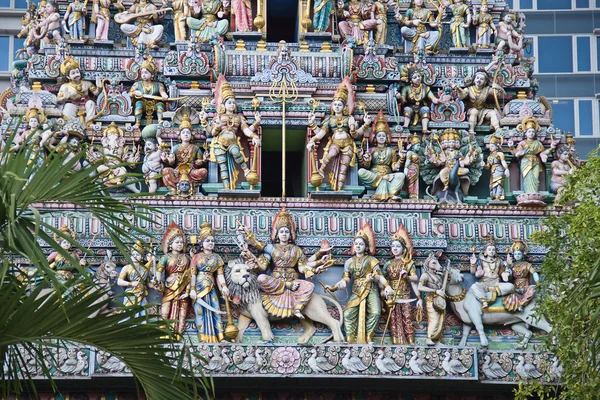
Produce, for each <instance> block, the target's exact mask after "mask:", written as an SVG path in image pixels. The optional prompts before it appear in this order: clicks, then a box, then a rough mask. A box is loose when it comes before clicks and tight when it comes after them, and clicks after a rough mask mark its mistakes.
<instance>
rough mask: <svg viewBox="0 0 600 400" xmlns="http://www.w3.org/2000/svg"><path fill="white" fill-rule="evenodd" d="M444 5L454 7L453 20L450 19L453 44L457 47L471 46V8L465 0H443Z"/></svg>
mask: <svg viewBox="0 0 600 400" xmlns="http://www.w3.org/2000/svg"><path fill="white" fill-rule="evenodd" d="M442 5H444V6H445V7H450V8H452V21H450V33H451V34H452V44H453V45H454V47H456V48H466V47H469V44H470V43H469V26H471V10H470V9H469V6H468V5H466V4H465V2H464V0H454V4H450V1H448V0H443V1H442Z"/></svg>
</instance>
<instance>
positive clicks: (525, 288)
mask: <svg viewBox="0 0 600 400" xmlns="http://www.w3.org/2000/svg"><path fill="white" fill-rule="evenodd" d="M528 250H529V248H528V247H527V244H526V243H525V242H523V241H522V240H521V239H516V240H515V241H514V242H513V244H512V245H511V246H510V251H511V253H512V255H513V257H514V261H513V260H512V259H508V258H507V260H506V261H507V262H509V261H510V263H509V264H508V266H509V267H510V269H509V270H508V271H509V275H511V276H512V278H513V282H514V285H515V292H514V293H511V294H509V295H508V296H506V297H505V298H504V307H505V308H506V310H507V311H510V312H516V311H523V307H525V306H526V305H527V304H529V303H530V302H531V300H533V297H534V296H535V294H536V288H535V285H536V284H537V282H538V281H539V280H540V276H539V274H538V273H537V272H536V271H535V270H534V269H533V266H532V265H531V264H530V263H528V262H527V261H525V260H524V257H525V256H526V255H527V252H528Z"/></svg>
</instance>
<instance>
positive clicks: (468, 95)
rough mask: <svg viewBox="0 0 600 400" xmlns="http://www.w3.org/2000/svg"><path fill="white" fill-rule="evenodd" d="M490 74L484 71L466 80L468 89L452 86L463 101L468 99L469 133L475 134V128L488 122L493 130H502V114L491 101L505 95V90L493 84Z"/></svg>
mask: <svg viewBox="0 0 600 400" xmlns="http://www.w3.org/2000/svg"><path fill="white" fill-rule="evenodd" d="M490 82H491V78H490V76H489V74H488V73H487V72H486V71H484V70H479V71H477V72H476V73H475V76H474V77H473V78H472V79H465V83H467V87H466V88H464V89H463V88H461V87H459V86H458V85H456V83H454V82H452V83H451V84H450V85H451V86H452V88H453V89H456V90H457V91H458V97H459V99H461V100H465V99H466V103H467V107H469V110H468V111H467V114H468V116H469V133H471V134H474V133H475V127H476V126H481V125H483V124H484V123H485V122H488V123H489V125H490V127H491V128H492V129H493V130H497V129H498V128H500V118H501V115H500V112H499V111H498V110H497V109H496V108H495V107H494V106H493V105H491V104H489V100H490V99H493V98H494V96H495V95H496V94H497V93H500V94H501V95H504V90H503V89H502V87H500V86H499V85H498V84H497V83H495V82H493V83H491V84H490Z"/></svg>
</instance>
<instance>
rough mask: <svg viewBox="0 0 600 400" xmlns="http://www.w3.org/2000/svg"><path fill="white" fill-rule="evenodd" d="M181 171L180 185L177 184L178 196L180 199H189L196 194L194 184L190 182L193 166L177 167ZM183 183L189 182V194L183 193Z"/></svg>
mask: <svg viewBox="0 0 600 400" xmlns="http://www.w3.org/2000/svg"><path fill="white" fill-rule="evenodd" d="M177 170H178V171H179V183H178V184H177V195H178V196H180V197H184V198H188V197H190V196H191V195H192V194H193V193H194V183H193V182H192V181H191V180H190V171H191V170H192V166H191V165H190V164H189V163H183V164H181V165H179V167H177ZM181 182H187V183H189V185H190V190H189V192H182V191H181V188H180V185H181Z"/></svg>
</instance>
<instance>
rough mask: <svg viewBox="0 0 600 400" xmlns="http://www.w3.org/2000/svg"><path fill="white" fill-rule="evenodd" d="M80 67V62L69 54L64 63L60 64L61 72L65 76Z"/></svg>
mask: <svg viewBox="0 0 600 400" xmlns="http://www.w3.org/2000/svg"><path fill="white" fill-rule="evenodd" d="M79 68H80V66H79V63H78V62H77V61H76V60H75V59H74V58H73V57H72V56H68V57H67V58H65V61H63V62H62V64H60V73H61V74H63V75H64V76H67V75H69V72H71V71H72V70H74V69H79Z"/></svg>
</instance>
